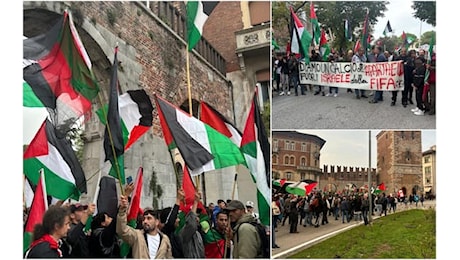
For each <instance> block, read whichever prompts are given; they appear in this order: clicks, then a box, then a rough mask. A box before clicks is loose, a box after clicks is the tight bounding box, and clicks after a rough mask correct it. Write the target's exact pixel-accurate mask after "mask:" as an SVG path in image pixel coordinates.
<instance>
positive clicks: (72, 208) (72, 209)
mask: <svg viewBox="0 0 460 260" xmlns="http://www.w3.org/2000/svg"><path fill="white" fill-rule="evenodd" d="M87 208H88V205H83V204H80V203H77V204H72V205H70V212H71V213H75V211H78V210H85V209H87Z"/></svg>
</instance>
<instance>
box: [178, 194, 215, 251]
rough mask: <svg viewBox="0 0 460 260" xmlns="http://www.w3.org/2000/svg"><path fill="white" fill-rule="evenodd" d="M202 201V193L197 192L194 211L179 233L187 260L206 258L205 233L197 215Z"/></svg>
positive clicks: (191, 211) (188, 216)
mask: <svg viewBox="0 0 460 260" xmlns="http://www.w3.org/2000/svg"><path fill="white" fill-rule="evenodd" d="M200 200H201V193H199V192H195V199H194V201H193V205H192V209H191V210H190V211H189V212H188V213H187V215H186V216H185V226H183V227H182V229H181V230H180V231H179V236H180V238H181V243H182V252H183V253H184V257H185V258H204V256H205V254H204V242H203V241H204V239H203V238H204V232H203V230H202V229H201V225H200V219H199V217H198V215H197V207H198V203H199V202H200ZM216 218H217V214H216ZM216 226H217V221H216Z"/></svg>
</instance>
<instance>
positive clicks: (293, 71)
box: [288, 53, 305, 96]
mask: <svg viewBox="0 0 460 260" xmlns="http://www.w3.org/2000/svg"><path fill="white" fill-rule="evenodd" d="M288 68H289V86H291V85H292V87H293V88H294V92H295V95H296V96H298V95H299V93H298V88H299V61H298V60H297V58H296V56H295V55H294V53H291V55H290V58H289V60H288ZM300 92H301V94H302V95H305V86H304V85H301V86H300Z"/></svg>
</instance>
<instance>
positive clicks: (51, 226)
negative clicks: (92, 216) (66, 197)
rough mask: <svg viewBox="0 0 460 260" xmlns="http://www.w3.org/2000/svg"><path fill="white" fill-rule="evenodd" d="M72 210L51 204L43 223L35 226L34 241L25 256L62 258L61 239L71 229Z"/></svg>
mask: <svg viewBox="0 0 460 260" xmlns="http://www.w3.org/2000/svg"><path fill="white" fill-rule="evenodd" d="M69 215H70V212H69V210H68V209H67V208H65V207H59V206H50V207H49V208H48V210H47V211H46V212H45V214H44V215H43V221H42V223H41V224H37V225H35V227H34V232H33V242H32V244H31V245H30V247H29V249H28V250H27V251H26V253H25V256H24V258H61V257H63V253H62V251H61V248H60V240H61V239H62V238H64V237H65V236H67V233H68V232H69V229H70V216H69Z"/></svg>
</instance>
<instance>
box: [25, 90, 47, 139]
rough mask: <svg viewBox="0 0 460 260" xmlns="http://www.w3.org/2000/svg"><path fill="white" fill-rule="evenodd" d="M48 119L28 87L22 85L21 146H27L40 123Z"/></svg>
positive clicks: (43, 108)
mask: <svg viewBox="0 0 460 260" xmlns="http://www.w3.org/2000/svg"><path fill="white" fill-rule="evenodd" d="M47 117H48V111H47V109H46V107H45V106H44V105H43V103H42V102H41V101H40V99H38V97H37V96H36V95H35V93H34V92H33V91H32V88H31V87H30V85H29V84H28V83H27V82H25V81H23V83H22V120H23V121H22V123H23V126H24V127H27V128H24V131H23V144H25V145H28V144H29V143H30V142H31V140H32V139H33V137H34V136H35V135H36V133H37V132H38V130H39V129H40V127H41V125H42V122H43V121H45V119H46V118H47Z"/></svg>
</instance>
